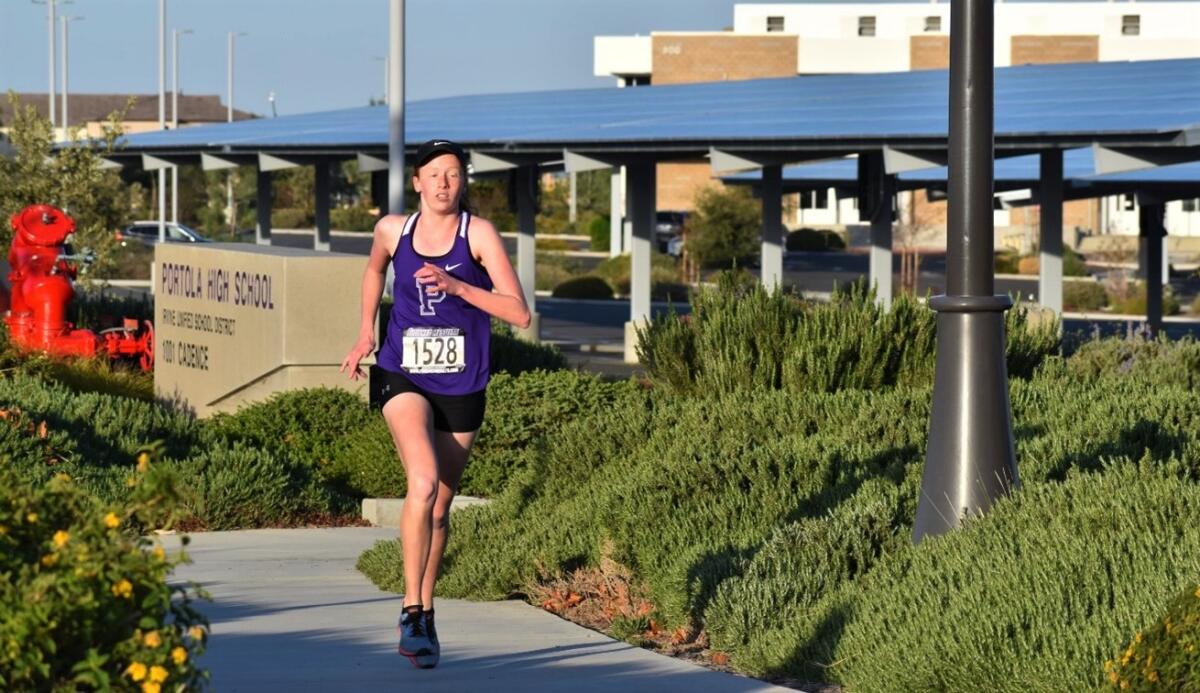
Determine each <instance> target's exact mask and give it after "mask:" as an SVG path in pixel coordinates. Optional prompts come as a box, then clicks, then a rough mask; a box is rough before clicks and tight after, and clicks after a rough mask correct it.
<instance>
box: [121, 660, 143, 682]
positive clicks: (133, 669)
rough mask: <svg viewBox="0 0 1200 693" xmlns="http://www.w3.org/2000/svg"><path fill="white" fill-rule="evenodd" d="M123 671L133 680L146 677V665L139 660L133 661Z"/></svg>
mask: <svg viewBox="0 0 1200 693" xmlns="http://www.w3.org/2000/svg"><path fill="white" fill-rule="evenodd" d="M125 673H126V674H128V675H129V678H131V679H133V680H134V681H141V680H142V679H144V678H146V665H145V664H142V663H141V662H134V663H133V664H130V665H129V668H127V669H126V670H125Z"/></svg>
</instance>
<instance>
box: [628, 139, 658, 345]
mask: <svg viewBox="0 0 1200 693" xmlns="http://www.w3.org/2000/svg"><path fill="white" fill-rule="evenodd" d="M626 171H627V172H628V175H627V176H626V181H627V183H628V188H627V190H626V199H628V200H629V217H630V218H629V220H628V222H627V223H629V224H630V226H631V227H632V233H631V235H632V242H631V244H630V248H629V250H630V258H629V264H630V267H629V322H627V323H625V362H626V363H637V362H638V356H637V330H638V328H639V327H644V326H645V324H646V323H647V322H649V320H650V250H651V239H652V238H653V235H654V208H655V197H656V191H657V173H658V172H657V168H656V166H655V165H654V164H653V163H638V164H630V165H629V166H626Z"/></svg>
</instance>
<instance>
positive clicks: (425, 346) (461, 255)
mask: <svg viewBox="0 0 1200 693" xmlns="http://www.w3.org/2000/svg"><path fill="white" fill-rule="evenodd" d="M415 164H416V169H415V175H414V176H413V180H412V183H413V188H414V189H415V190H416V192H417V194H418V196H419V197H420V207H419V211H418V212H417V213H415V214H412V215H411V216H407V217H406V216H402V215H397V214H389V215H387V216H385V217H383V218H382V219H380V220H379V222H378V223H377V224H376V225H375V237H374V242H373V243H372V245H371V256H370V259H369V260H368V261H367V269H366V271H365V272H364V273H363V282H362V322H361V328H360V330H359V336H358V341H357V342H355V344H354V347H353V348H352V349H351V350H350V353H349V354H347V355H346V358H345V360H344V361H343V362H342V372H348V373H349V375H350V378H351V379H353V380H357V379H359V378H362V377H365V376H366V374H365V373H364V372H363V371H362V369H361V368H360V367H359V362H360V361H361V360H362V359H363V358H364V357H366V356H367V355H369V354H370V353H371V352H372V351H374V349H375V337H374V335H375V315H376V313H377V311H378V310H379V299H380V295H381V293H382V291H383V283H384V277H385V272H386V270H387V265H388V263H389V262H390V263H391V264H392V268H393V269H394V271H395V277H396V279H395V284H394V285H393V290H392V297H393V301H394V304H393V306H392V313H391V320H390V322H389V324H388V328H387V334H386V335H385V336H384V339H383V346H382V347H381V348H380V350H379V354H378V359H377V363H378V366H379V373H381V374H382V376H383V379H384V385H383V388H382V391H383V402H384V404H383V418H384V419H385V420H386V421H387V424H388V428H389V429H390V430H391V433H392V440H394V441H395V443H396V449H397V451H398V452H399V454H400V460H401V462H402V463H403V464H404V472H405V475H406V476H407V478H408V496H407V498H405V501H404V509H403V511H402V515H401V520H400V541H401V544H402V547H403V554H404V583H405V590H404V611H403V614H402V615H401V617H400V645H399V651H400V654H402V655H404V656H405V657H407V658H408V659H409V660H410V661H411V662H412V663H413V664H414V665H415V666H418V667H421V668H429V667H433V666H436V665H437V662H438V659H439V656H440V645H439V643H438V637H437V631H436V630H435V629H434V622H433V591H434V584H435V583H436V582H437V578H438V571H439V569H440V568H441V564H442V554H443V552H444V551H445V548H446V538H447V535H448V533H449V530H450V501H451V500H452V499H453V498H454V493H455V491H456V490H457V488H458V482H459V480H460V479H461V478H462V474H463V470H464V469H465V468H466V465H467V456H468V455H469V454H470V452H471V445H472V443H474V441H475V436H476V434H478V433H479V427H480V424H482V423H483V412H484V405H485V399H486V397H485V396H486V388H487V383H488V378H489V369H488V360H489V357H490V346H489V344H490V335H491V318H492V317H493V316H494V317H496V318H499V319H500V320H503V321H505V322H507V323H510V324H512V325H515V326H517V327H521V328H524V327H528V326H529V320H530V317H529V308H528V307H527V306H526V304H525V294H524V292H523V291H522V290H521V284H520V282H519V281H518V280H517V275H516V273H515V272H514V271H513V268H512V265H511V263H509V260H508V255H507V253H506V252H505V250H504V246H503V244H502V242H501V240H500V234H499V233H497V232H496V229H495V227H493V226H492V224H491V223H490V222H488V221H487V220H486V219H481V218H479V217H473V216H472V215H471V213H470V212H469V211H468V210H466V209H464V205H463V198H464V196H465V194H466V191H467V171H466V156H465V154H464V153H463V150H462V148H461V147H460V146H458V145H457V144H455V143H453V142H450V141H447V140H430V141H428V142H426V143H424V144H422V145H421V146H420V147H419V148H418V149H417V154H416V160H415Z"/></svg>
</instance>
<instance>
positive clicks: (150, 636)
mask: <svg viewBox="0 0 1200 693" xmlns="http://www.w3.org/2000/svg"><path fill="white" fill-rule="evenodd" d="M142 642H144V643H146V647H158V646H159V645H161V644H162V637H161V636H159V634H158V631H156V630H152V631H150V632H149V633H146V637H144V638H142Z"/></svg>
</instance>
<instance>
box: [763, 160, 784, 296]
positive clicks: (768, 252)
mask: <svg viewBox="0 0 1200 693" xmlns="http://www.w3.org/2000/svg"><path fill="white" fill-rule="evenodd" d="M762 285H763V287H764V288H766V289H767V290H768V291H774V290H776V289H778V288H779V287H780V286H782V285H783V166H782V165H780V164H771V165H770V166H763V169H762Z"/></svg>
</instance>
